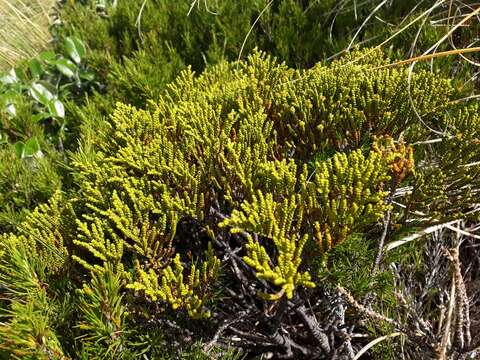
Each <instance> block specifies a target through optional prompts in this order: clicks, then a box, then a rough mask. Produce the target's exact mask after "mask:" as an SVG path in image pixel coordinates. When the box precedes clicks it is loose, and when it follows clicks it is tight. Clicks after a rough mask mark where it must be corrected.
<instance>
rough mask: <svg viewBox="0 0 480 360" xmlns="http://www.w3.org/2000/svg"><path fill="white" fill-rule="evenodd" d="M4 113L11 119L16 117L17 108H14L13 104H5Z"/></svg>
mask: <svg viewBox="0 0 480 360" xmlns="http://www.w3.org/2000/svg"><path fill="white" fill-rule="evenodd" d="M5 111H6V112H7V113H8V115H10V116H11V117H15V116H17V108H16V107H15V104H13V103H10V104H7V106H5Z"/></svg>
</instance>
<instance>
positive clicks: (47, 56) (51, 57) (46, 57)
mask: <svg viewBox="0 0 480 360" xmlns="http://www.w3.org/2000/svg"><path fill="white" fill-rule="evenodd" d="M56 57H57V55H56V54H55V53H54V52H53V51H51V50H49V51H44V52H42V53H40V59H42V60H43V61H45V62H46V63H47V64H52V63H53V62H55V61H56Z"/></svg>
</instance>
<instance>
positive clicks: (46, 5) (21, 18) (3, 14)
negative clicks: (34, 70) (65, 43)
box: [0, 0, 55, 70]
mask: <svg viewBox="0 0 480 360" xmlns="http://www.w3.org/2000/svg"><path fill="white" fill-rule="evenodd" d="M54 3H55V0H0V70H2V69H6V68H8V67H11V66H13V65H14V64H15V63H16V62H17V61H18V60H20V59H25V58H29V57H32V56H35V55H36V54H38V52H39V51H41V50H42V49H44V48H45V47H46V45H47V44H48V42H49V40H50V38H51V36H50V33H49V30H48V27H49V12H50V10H51V9H52V7H53V5H54Z"/></svg>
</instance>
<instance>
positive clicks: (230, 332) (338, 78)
mask: <svg viewBox="0 0 480 360" xmlns="http://www.w3.org/2000/svg"><path fill="white" fill-rule="evenodd" d="M385 64H387V61H386V60H385V59H384V58H383V57H382V54H381V53H380V52H378V51H377V52H368V53H367V52H355V53H353V54H352V55H351V56H348V57H345V58H343V59H342V60H340V61H337V62H334V63H332V64H331V65H329V66H321V65H318V66H315V67H314V68H312V69H311V70H307V71H299V70H293V69H290V68H288V67H287V66H286V65H285V64H283V63H278V62H277V61H276V60H275V59H273V58H271V57H269V56H266V55H265V54H263V53H259V52H255V53H253V54H252V55H251V56H249V58H248V61H245V62H243V61H241V62H234V63H226V62H222V63H220V64H219V65H217V66H215V67H212V68H211V69H208V70H207V71H205V72H204V73H203V74H201V75H199V76H196V75H195V74H194V73H193V72H192V71H191V70H189V69H187V70H186V71H184V72H182V74H181V75H180V76H179V77H178V78H177V79H176V80H175V81H174V82H173V83H171V84H170V85H169V86H168V87H167V89H166V90H165V91H164V92H163V93H162V95H161V97H160V99H159V100H158V101H155V102H150V104H149V105H148V108H147V109H137V108H135V107H133V106H131V105H125V104H121V103H118V104H117V106H116V109H115V111H114V112H113V114H112V115H111V117H110V118H109V119H108V120H105V121H103V122H98V121H97V119H95V121H93V120H92V121H88V119H85V123H84V124H83V128H84V129H85V132H84V134H83V138H82V143H81V145H82V146H81V149H80V150H79V151H78V152H76V153H74V154H72V162H71V164H72V167H73V178H74V180H73V181H74V183H75V186H76V190H75V191H74V192H72V193H71V194H70V195H69V199H68V200H66V199H65V200H64V201H65V202H66V203H67V205H68V206H67V205H66V206H67V208H68V209H70V210H68V212H67V213H68V217H66V218H67V219H68V221H63V222H61V223H59V224H58V227H56V228H57V231H58V233H59V235H61V239H63V240H62V243H65V242H66V243H67V244H68V246H67V247H66V248H67V249H69V254H70V255H71V259H72V260H73V261H74V262H75V264H78V265H80V266H76V267H75V274H76V275H75V276H72V278H71V282H73V283H82V284H78V288H79V289H80V290H79V291H78V292H79V297H78V301H79V302H80V303H81V306H79V309H80V311H79V313H75V314H73V313H72V315H71V317H70V320H69V321H70V322H72V323H74V324H77V325H78V327H76V328H75V329H76V330H75V331H77V334H78V335H79V336H80V339H85V340H86V341H85V342H83V344H80V343H77V345H73V346H72V345H71V343H75V341H74V340H70V341H69V342H65V343H64V345H65V344H66V343H68V344H69V345H68V347H69V349H70V350H69V351H72V352H75V351H83V352H84V353H88V354H89V355H90V354H91V356H100V354H101V356H107V357H108V356H120V355H118V354H121V353H125V354H127V353H128V354H141V353H147V352H150V353H151V354H155V353H156V352H155V351H158V348H155V346H154V345H152V344H155V343H157V342H158V341H159V340H158V339H159V338H160V337H159V335H156V334H158V332H160V333H161V334H162V336H168V334H170V335H171V336H172V337H175V335H176V334H180V335H182V334H183V335H186V336H191V333H190V335H188V334H189V333H188V331H190V330H192V329H195V327H196V326H199V325H200V326H202V328H201V329H202V332H201V333H202V336H204V337H208V336H213V333H214V331H215V328H216V327H217V326H218V327H219V328H220V329H223V330H221V332H222V333H223V335H221V337H222V338H225V339H227V340H225V341H227V342H229V341H230V340H228V339H232V338H235V339H240V340H235V341H236V344H237V345H238V346H240V347H243V348H245V349H247V350H249V351H251V352H252V353H255V352H259V353H264V352H269V351H273V352H274V353H275V354H277V355H284V356H290V357H297V358H298V357H302V356H303V357H306V358H316V357H321V356H324V355H326V354H330V353H331V351H333V349H335V348H336V347H339V346H340V344H339V343H338V342H336V340H335V339H336V338H335V336H334V337H333V338H331V339H330V340H329V337H328V336H327V333H326V330H324V329H322V328H321V327H320V326H319V325H318V323H317V322H316V321H314V318H313V316H314V311H315V310H313V309H312V310H307V308H306V307H305V303H306V301H308V300H309V299H310V297H312V298H315V297H316V298H319V299H322V298H325V296H326V295H325V293H324V292H323V290H322V289H324V288H325V286H324V285H325V284H322V283H320V282H319V281H318V279H319V278H318V262H319V260H320V259H321V258H322V256H323V255H324V254H325V253H328V252H329V251H330V250H331V249H332V248H333V247H335V246H338V244H341V243H343V242H345V241H346V240H347V239H354V238H359V236H364V237H366V238H367V240H368V242H367V241H362V244H364V243H370V244H371V246H373V247H375V246H376V243H377V242H378V240H377V239H378V238H377V237H376V236H375V234H376V233H377V232H378V227H377V225H378V224H379V222H380V220H381V219H382V218H383V217H384V215H385V214H386V213H388V212H394V217H395V216H396V215H397V210H396V208H394V205H393V203H392V201H391V199H392V196H393V194H394V191H395V189H396V188H398V187H400V186H403V185H404V184H407V183H415V181H416V180H415V179H416V176H418V175H417V172H421V170H422V168H421V167H420V168H419V167H418V166H416V165H415V164H416V163H418V164H421V163H422V161H423V162H425V161H427V158H426V155H425V154H424V153H423V152H422V151H419V152H418V153H417V152H415V151H414V149H413V147H412V146H410V145H409V143H412V142H414V141H417V140H419V138H420V137H422V136H425V134H428V128H425V127H424V124H430V125H431V126H435V125H439V126H440V125H441V124H440V123H441V122H445V121H446V120H445V116H444V113H445V112H444V110H445V108H446V107H448V100H449V97H450V90H449V89H450V84H449V82H448V81H445V80H443V79H441V78H438V77H437V76H435V75H432V74H430V73H427V72H414V73H413V74H412V75H411V76H410V81H409V72H408V70H407V69H398V68H388V67H384V66H383V65H385ZM372 68H374V70H372ZM412 106H415V111H416V113H420V114H421V115H422V118H423V120H422V122H420V121H417V120H418V119H417V118H416V117H415V116H416V115H415V114H416V113H415V111H414V110H413V108H412ZM463 114H464V115H463V116H462V119H463V120H462V121H458V124H457V125H458V127H459V128H460V127H462V126H463V127H465V126H464V125H462V124H467V123H469V121H470V122H472V121H473V122H475V120H474V119H473V120H469V116H474V115H473V114H474V112H473V111H466V110H465V111H464V112H463ZM469 114H470V115H469ZM401 136H403V138H404V140H403V141H397V140H394V139H398V138H399V137H401ZM412 199H413V200H412V201H416V202H417V203H422V201H423V200H422V198H421V197H416V196H415V195H414V193H412ZM402 214H403V213H402ZM65 216H67V215H65ZM12 236H14V235H12ZM55 238H59V237H58V236H57V237H55ZM79 275H81V276H79ZM89 278H91V280H89ZM83 283H85V284H83ZM44 291H45V292H46V294H47V296H48V295H49V296H52V297H53V296H54V295H53V294H52V293H50V292H49V291H50V289H45V290H44ZM57 296H58V295H57ZM319 301H320V300H319ZM320 303H321V301H320ZM101 304H103V305H101ZM317 304H318V303H317ZM315 306H319V305H315ZM13 318H14V317H13ZM189 318H190V319H194V320H195V321H185V320H186V319H189ZM174 323H177V324H179V325H177V327H172V324H174ZM287 323H288V327H290V328H291V327H293V328H295V329H296V331H292V332H289V331H287V330H285V329H287V327H286V326H287V325H286V324H287ZM229 324H230V325H229ZM166 327H168V328H169V329H170V332H166V333H162V329H165V328H166ZM189 329H190V330H189ZM279 329H283V330H281V331H280V330H279ZM197 330H198V328H197ZM182 331H184V332H182ZM329 331H330V330H329ZM331 331H333V332H335V331H337V330H333V328H332V330H331ZM338 331H340V330H338ZM218 334H220V333H217V335H218ZM332 334H334V335H335V334H336V333H332ZM72 336H73V335H72ZM219 336H220V335H218V336H217V340H218V339H219ZM339 336H340V335H339ZM178 338H180V337H177V339H174V340H178ZM155 339H156V340H155ZM172 341H173V340H172ZM232 341H233V340H232ZM258 343H262V344H266V345H265V346H263V345H262V346H258ZM102 344H103V345H102ZM65 346H66V345H65ZM95 354H97V355H95ZM125 356H127V355H125ZM128 356H130V355H128Z"/></svg>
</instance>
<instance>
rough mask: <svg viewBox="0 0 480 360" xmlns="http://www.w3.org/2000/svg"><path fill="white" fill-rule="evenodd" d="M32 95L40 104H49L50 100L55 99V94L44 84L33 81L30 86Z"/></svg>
mask: <svg viewBox="0 0 480 360" xmlns="http://www.w3.org/2000/svg"><path fill="white" fill-rule="evenodd" d="M30 95H32V97H33V98H34V99H35V100H36V101H38V102H39V103H40V104H42V105H45V106H48V103H49V102H50V100H52V99H53V94H52V93H51V92H50V91H49V90H48V89H47V88H46V87H45V86H43V85H42V84H39V83H33V84H32V86H31V87H30Z"/></svg>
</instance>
